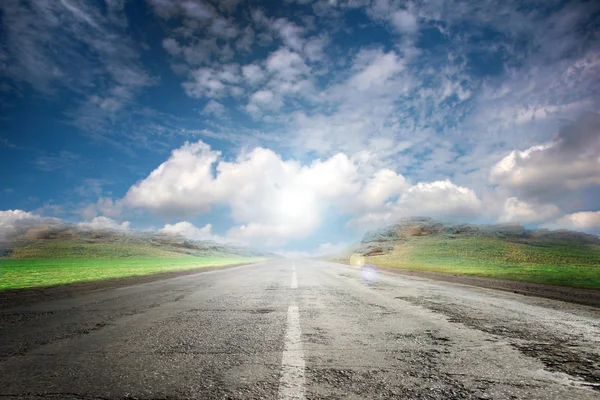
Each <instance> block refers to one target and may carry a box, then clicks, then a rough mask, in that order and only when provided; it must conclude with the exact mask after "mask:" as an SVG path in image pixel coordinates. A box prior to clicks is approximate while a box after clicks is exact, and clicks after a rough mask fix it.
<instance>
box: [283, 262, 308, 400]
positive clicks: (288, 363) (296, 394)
mask: <svg viewBox="0 0 600 400" xmlns="http://www.w3.org/2000/svg"><path fill="white" fill-rule="evenodd" d="M294 276H295V273H294ZM304 386H305V381H304V354H303V351H302V338H301V330H300V312H299V310H298V306H297V305H291V306H289V307H288V315H287V331H286V333H285V343H284V348H283V356H282V357H281V379H280V380H279V396H278V397H279V399H280V400H288V399H296V400H304V398H305V397H304V394H305V388H304Z"/></svg>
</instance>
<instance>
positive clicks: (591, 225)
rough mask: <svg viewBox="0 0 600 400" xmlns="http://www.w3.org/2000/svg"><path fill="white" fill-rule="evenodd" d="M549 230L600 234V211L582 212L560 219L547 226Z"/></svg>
mask: <svg viewBox="0 0 600 400" xmlns="http://www.w3.org/2000/svg"><path fill="white" fill-rule="evenodd" d="M546 227H549V228H554V229H556V228H563V229H574V230H578V231H584V232H590V233H596V234H600V211H581V212H577V213H573V214H568V215H565V216H563V217H561V218H558V219H557V220H556V221H554V222H553V223H549V224H547V225H546Z"/></svg>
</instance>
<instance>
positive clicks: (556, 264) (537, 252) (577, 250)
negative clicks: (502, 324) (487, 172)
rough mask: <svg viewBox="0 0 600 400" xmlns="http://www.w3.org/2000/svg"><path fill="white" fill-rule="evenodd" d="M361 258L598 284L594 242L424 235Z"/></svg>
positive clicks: (599, 256) (599, 251) (598, 254)
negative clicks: (513, 240) (385, 252)
mask: <svg viewBox="0 0 600 400" xmlns="http://www.w3.org/2000/svg"><path fill="white" fill-rule="evenodd" d="M366 262H367V263H371V264H376V265H381V266H390V267H399V268H405V269H410V270H422V271H434V272H442V273H447V274H460V275H471V276H482V277H488V278H496V279H508V280H517V281H524V282H534V283H545V284H551V285H562V286H573V287H582V288H591V289H600V246H596V245H591V244H565V243H564V242H563V243H560V242H550V241H546V242H544V241H540V242H537V243H531V244H524V243H514V242H509V241H506V240H501V239H497V238H491V237H466V238H454V239H453V238H449V237H447V236H430V237H419V238H412V239H410V240H408V241H407V242H405V243H400V242H397V243H395V247H394V250H392V251H391V252H390V253H389V254H384V255H377V256H370V257H367V260H366Z"/></svg>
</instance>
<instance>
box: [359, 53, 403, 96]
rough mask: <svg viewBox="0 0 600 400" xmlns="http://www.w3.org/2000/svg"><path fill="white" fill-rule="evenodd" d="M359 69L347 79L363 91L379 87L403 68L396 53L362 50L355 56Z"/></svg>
mask: <svg viewBox="0 0 600 400" xmlns="http://www.w3.org/2000/svg"><path fill="white" fill-rule="evenodd" d="M355 65H356V66H357V67H358V68H361V71H359V72H358V73H356V74H355V75H354V76H353V77H352V78H350V80H349V84H350V85H351V86H353V87H355V88H356V89H358V90H361V91H365V90H369V89H371V88H376V87H380V86H383V85H385V84H386V82H387V81H388V80H389V79H390V78H392V77H393V76H394V75H395V74H397V73H399V72H401V71H402V70H403V69H404V62H403V61H402V59H400V58H399V57H398V55H397V54H396V53H394V52H393V51H390V52H389V53H384V52H383V51H381V50H379V49H378V50H363V51H361V52H360V53H359V54H358V55H357V56H356V64H355Z"/></svg>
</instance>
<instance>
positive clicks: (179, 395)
mask: <svg viewBox="0 0 600 400" xmlns="http://www.w3.org/2000/svg"><path fill="white" fill-rule="evenodd" d="M294 267H295V268H294ZM293 269H295V270H293ZM293 274H296V276H297V286H298V287H297V288H292V287H291V282H292V275H293ZM292 305H293V306H297V307H298V311H299V328H300V331H301V334H300V342H301V343H300V344H301V349H300V347H297V348H295V347H294V346H291V345H289V344H288V345H287V346H286V344H285V341H286V337H288V336H289V335H288V336H286V329H288V326H287V325H288V322H289V318H288V310H289V307H290V306H292ZM291 336H294V335H291ZM0 338H1V339H0V398H7V399H21V398H25V399H40V398H42V399H43V398H49V399H57V398H61V399H278V398H306V399H345V400H350V399H372V398H373V399H374V398H377V399H381V398H395V399H524V398H527V399H597V398H599V397H600V362H599V360H600V309H598V308H592V307H587V306H582V305H575V304H570V303H565V302H561V301H556V300H549V299H542V298H536V297H531V296H522V295H519V294H514V293H508V292H501V291H495V290H491V289H484V288H477V287H471V286H466V285H460V284H455V283H447V282H439V281H434V280H429V279H425V278H419V277H415V276H403V275H396V274H388V273H378V274H368V275H365V273H364V271H361V270H358V269H353V268H351V267H348V266H343V265H339V264H332V263H326V262H321V261H315V260H296V261H295V262H293V261H291V260H274V261H269V262H264V263H258V264H254V265H249V266H241V267H236V268H231V269H224V270H215V271H209V272H203V273H198V274H193V275H187V276H181V277H176V278H170V279H164V280H159V281H154V282H146V283H141V284H137V285H132V286H127V287H120V288H116V289H107V290H102V291H95V292H90V293H85V294H81V295H78V296H76V297H73V298H68V299H58V300H50V301H44V302H40V303H37V304H33V305H27V306H18V307H14V306H13V307H10V308H6V307H4V308H2V309H0ZM296 345H297V344H296ZM284 350H285V351H288V352H291V353H292V354H293V355H294V357H292V358H290V359H293V360H298V359H300V358H302V359H303V361H302V363H299V364H298V365H301V366H302V368H303V369H304V371H303V374H302V376H303V379H302V382H301V384H302V386H303V390H302V392H298V393H297V395H296V397H290V394H289V393H288V394H286V395H285V396H284V395H282V394H281V393H282V392H281V391H280V385H282V384H283V383H282V372H281V371H282V354H283V352H284ZM295 351H297V354H294V352H295ZM288 358H289V357H288ZM292 372H293V371H292ZM288 375H289V376H290V378H289V379H294V378H293V377H294V376H299V375H298V374H294V373H290V374H288ZM286 396H287V397H286Z"/></svg>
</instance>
